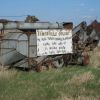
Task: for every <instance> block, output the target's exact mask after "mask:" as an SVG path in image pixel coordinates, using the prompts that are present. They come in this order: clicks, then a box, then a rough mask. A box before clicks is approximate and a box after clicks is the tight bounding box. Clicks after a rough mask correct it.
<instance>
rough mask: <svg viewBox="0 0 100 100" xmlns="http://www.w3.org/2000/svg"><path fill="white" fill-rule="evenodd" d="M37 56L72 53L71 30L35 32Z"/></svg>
mask: <svg viewBox="0 0 100 100" xmlns="http://www.w3.org/2000/svg"><path fill="white" fill-rule="evenodd" d="M36 35H37V56H44V55H56V54H66V53H72V30H65V29H52V30H51V29H47V30H36Z"/></svg>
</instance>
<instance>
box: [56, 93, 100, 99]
mask: <svg viewBox="0 0 100 100" xmlns="http://www.w3.org/2000/svg"><path fill="white" fill-rule="evenodd" d="M57 100H99V97H96V98H94V97H93V96H77V97H76V98H73V97H71V96H67V95H65V94H62V95H61V96H59V97H58V99H57Z"/></svg>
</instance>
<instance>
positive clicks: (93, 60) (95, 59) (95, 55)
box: [90, 48, 100, 68]
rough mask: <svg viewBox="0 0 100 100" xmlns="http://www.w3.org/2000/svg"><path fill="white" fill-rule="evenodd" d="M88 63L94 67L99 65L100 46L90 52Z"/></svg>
mask: <svg viewBox="0 0 100 100" xmlns="http://www.w3.org/2000/svg"><path fill="white" fill-rule="evenodd" d="M90 65H92V66H93V67H95V68H98V67H100V48H95V49H94V50H93V51H91V52H90Z"/></svg>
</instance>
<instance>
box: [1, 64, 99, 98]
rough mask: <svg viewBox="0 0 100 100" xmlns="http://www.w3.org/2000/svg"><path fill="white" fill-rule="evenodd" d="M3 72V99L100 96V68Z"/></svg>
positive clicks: (78, 67)
mask: <svg viewBox="0 0 100 100" xmlns="http://www.w3.org/2000/svg"><path fill="white" fill-rule="evenodd" d="M0 73H1V74H0V100H100V69H99V68H93V67H89V66H88V67H80V66H73V67H71V66H69V67H64V68H61V69H51V70H49V71H43V72H40V73H36V72H32V71H31V72H22V71H15V70H9V71H7V72H6V71H4V72H0ZM82 78H83V79H82ZM78 82H79V84H78Z"/></svg>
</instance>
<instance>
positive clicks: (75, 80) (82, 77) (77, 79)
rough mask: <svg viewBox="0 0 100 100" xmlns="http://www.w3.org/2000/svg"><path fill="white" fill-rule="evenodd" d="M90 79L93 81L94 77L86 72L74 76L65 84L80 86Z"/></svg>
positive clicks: (89, 72)
mask: <svg viewBox="0 0 100 100" xmlns="http://www.w3.org/2000/svg"><path fill="white" fill-rule="evenodd" d="M92 79H94V75H93V74H92V72H91V71H88V72H84V73H82V74H79V75H74V76H73V77H72V79H70V80H68V81H67V84H74V85H81V84H83V83H87V82H88V81H90V80H92Z"/></svg>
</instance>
